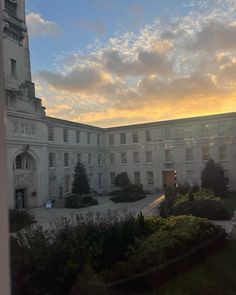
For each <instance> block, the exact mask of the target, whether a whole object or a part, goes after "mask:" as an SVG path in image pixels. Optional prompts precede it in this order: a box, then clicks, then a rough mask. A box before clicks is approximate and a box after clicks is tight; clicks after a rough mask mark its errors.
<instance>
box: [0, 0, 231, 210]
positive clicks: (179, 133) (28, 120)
mask: <svg viewBox="0 0 236 295" xmlns="http://www.w3.org/2000/svg"><path fill="white" fill-rule="evenodd" d="M1 1H3V5H4V20H3V22H4V23H3V34H4V36H3V44H4V61H5V64H4V69H3V70H4V76H5V89H6V101H7V110H6V115H7V150H8V158H7V160H8V178H9V191H10V200H9V205H10V206H11V207H19V208H20V207H37V206H41V205H43V203H44V201H45V200H48V199H57V198H62V197H64V196H65V195H66V194H68V193H69V192H70V191H71V185H72V181H73V172H74V166H75V164H76V163H77V161H78V160H81V161H82V162H83V163H84V164H85V166H86V169H87V173H88V176H89V182H90V188H91V190H94V191H97V192H99V193H102V192H107V191H111V190H112V189H114V178H115V175H116V174H117V173H120V172H127V173H128V175H129V177H130V179H131V181H132V182H135V183H142V184H143V185H144V188H145V189H147V190H155V189H157V188H159V189H161V188H163V186H164V185H174V184H175V183H178V182H184V181H188V182H189V183H194V182H198V183H200V174H201V170H202V169H203V167H204V165H205V163H206V161H207V160H208V159H209V158H213V159H214V160H215V161H217V162H219V163H220V164H221V165H222V166H223V168H224V171H225V179H226V181H227V183H228V185H229V188H230V189H232V190H236V113H226V114H218V115H210V116H201V117H194V118H186V119H178V120H170V121H161V122H153V123H147V124H137V125H130V126H122V127H113V128H99V127H95V126H89V125H85V124H80V123H75V122H70V121H65V120H60V119H57V118H51V117H48V116H46V113H45V108H44V107H43V106H42V104H41V100H40V99H39V98H37V97H36V96H35V87H34V83H33V82H32V80H31V68H30V55H29V45H28V34H27V27H26V23H25V7H24V0H1Z"/></svg>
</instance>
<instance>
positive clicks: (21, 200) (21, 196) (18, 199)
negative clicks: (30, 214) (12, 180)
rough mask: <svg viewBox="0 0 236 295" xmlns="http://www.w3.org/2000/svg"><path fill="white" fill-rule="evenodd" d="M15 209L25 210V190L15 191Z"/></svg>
mask: <svg viewBox="0 0 236 295" xmlns="http://www.w3.org/2000/svg"><path fill="white" fill-rule="evenodd" d="M15 206H16V209H23V208H25V189H17V190H16V192H15Z"/></svg>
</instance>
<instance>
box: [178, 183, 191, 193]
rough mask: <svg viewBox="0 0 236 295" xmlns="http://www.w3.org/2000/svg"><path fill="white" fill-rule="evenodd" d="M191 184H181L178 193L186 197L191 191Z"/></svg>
mask: <svg viewBox="0 0 236 295" xmlns="http://www.w3.org/2000/svg"><path fill="white" fill-rule="evenodd" d="M190 188H191V186H190V184H189V183H188V182H184V183H180V184H178V187H177V193H178V194H180V195H186V194H187V193H188V192H189V191H190Z"/></svg>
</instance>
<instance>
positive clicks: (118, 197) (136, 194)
mask: <svg viewBox="0 0 236 295" xmlns="http://www.w3.org/2000/svg"><path fill="white" fill-rule="evenodd" d="M143 198H145V194H144V192H143V186H142V184H129V185H127V186H125V187H124V188H123V189H122V190H119V191H116V192H115V197H112V198H110V199H111V200H112V201H113V202H115V203H123V202H136V201H138V200H141V199H143Z"/></svg>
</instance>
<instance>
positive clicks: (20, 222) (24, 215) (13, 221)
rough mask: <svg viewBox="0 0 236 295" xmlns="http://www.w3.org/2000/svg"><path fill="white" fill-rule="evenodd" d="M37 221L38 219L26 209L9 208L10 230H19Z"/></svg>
mask: <svg viewBox="0 0 236 295" xmlns="http://www.w3.org/2000/svg"><path fill="white" fill-rule="evenodd" d="M35 222H36V220H35V219H34V217H33V216H32V215H31V214H30V213H29V212H27V211H25V210H17V209H10V210H9V224H10V232H18V231H20V230H22V229H23V228H26V227H29V226H31V225H32V224H34V223H35Z"/></svg>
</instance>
